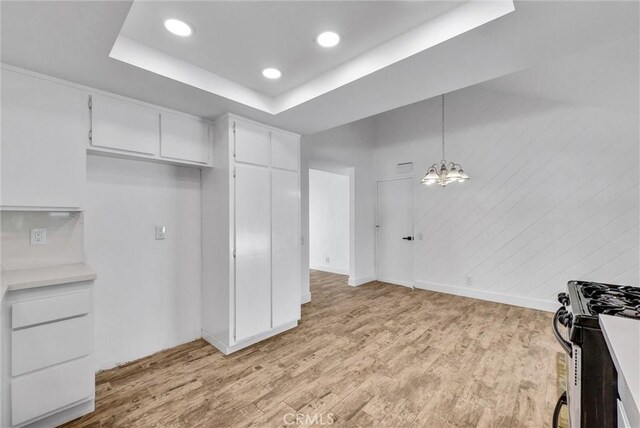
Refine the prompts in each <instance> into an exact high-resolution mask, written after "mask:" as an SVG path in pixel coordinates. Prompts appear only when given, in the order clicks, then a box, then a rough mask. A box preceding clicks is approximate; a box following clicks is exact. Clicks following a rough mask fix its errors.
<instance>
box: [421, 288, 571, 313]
mask: <svg viewBox="0 0 640 428" xmlns="http://www.w3.org/2000/svg"><path fill="white" fill-rule="evenodd" d="M415 287H416V288H420V289H422V290H429V291H437V292H440V293H447V294H454V295H456V296H463V297H471V298H474V299H480V300H488V301H490V302H497V303H505V304H507V305H514V306H521V307H524V308H530V309H537V310H540V311H546V312H555V311H556V310H557V309H558V307H559V304H558V303H557V302H552V301H548V300H542V299H535V298H532V297H525V296H512V295H509V294H502V293H496V292H493V291H486V290H478V289H476V288H471V287H469V288H466V287H460V286H457V285H450V284H442V283H439V282H431V281H416V282H415Z"/></svg>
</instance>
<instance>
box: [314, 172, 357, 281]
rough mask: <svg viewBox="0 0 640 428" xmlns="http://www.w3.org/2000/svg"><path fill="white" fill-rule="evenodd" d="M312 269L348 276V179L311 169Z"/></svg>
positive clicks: (343, 176) (344, 176)
mask: <svg viewBox="0 0 640 428" xmlns="http://www.w3.org/2000/svg"><path fill="white" fill-rule="evenodd" d="M327 259H328V260H327ZM309 267H310V268H311V269H317V270H322V271H327V272H334V273H339V274H343V275H348V274H349V176H346V175H341V174H334V173H331V172H326V171H319V170H316V169H309Z"/></svg>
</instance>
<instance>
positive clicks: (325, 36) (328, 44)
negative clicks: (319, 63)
mask: <svg viewBox="0 0 640 428" xmlns="http://www.w3.org/2000/svg"><path fill="white" fill-rule="evenodd" d="M316 42H318V44H319V45H320V46H322V47H323V48H332V47H334V46H336V45H337V44H338V43H340V35H339V34H338V33H334V32H333V31H325V32H324V33H321V34H320V35H319V36H318V37H316Z"/></svg>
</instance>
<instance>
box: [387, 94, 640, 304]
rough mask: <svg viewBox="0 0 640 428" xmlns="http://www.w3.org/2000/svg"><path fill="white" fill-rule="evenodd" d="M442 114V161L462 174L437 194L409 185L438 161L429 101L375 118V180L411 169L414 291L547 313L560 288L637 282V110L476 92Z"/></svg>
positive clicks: (435, 118) (450, 102)
mask: <svg viewBox="0 0 640 428" xmlns="http://www.w3.org/2000/svg"><path fill="white" fill-rule="evenodd" d="M446 105H447V110H446V118H447V125H446V129H447V133H446V138H447V159H448V160H454V161H456V162H458V163H461V164H462V165H463V166H464V168H465V171H466V172H467V173H468V174H469V175H470V176H471V180H470V181H469V182H468V183H465V184H462V185H450V186H448V187H447V188H446V189H441V188H437V187H425V186H422V185H420V184H419V180H420V179H421V176H422V175H423V174H424V169H426V167H427V165H430V164H431V163H433V162H437V161H439V160H440V158H441V155H440V132H441V131H440V120H441V113H440V100H439V99H435V100H428V101H424V102H421V103H417V104H414V105H411V106H407V107H404V108H402V109H398V110H394V111H392V112H388V113H385V114H382V115H379V116H377V117H376V118H375V136H376V148H375V154H374V170H375V175H376V177H377V178H378V179H381V178H389V177H393V176H396V173H395V166H396V164H397V163H398V162H406V161H413V162H415V165H416V167H417V170H416V171H415V181H414V183H415V201H414V206H415V213H414V214H415V232H416V234H420V233H421V234H422V235H423V237H424V239H423V240H422V241H416V242H415V250H416V251H415V263H416V269H415V272H416V285H417V286H420V287H424V288H430V289H436V290H442V291H447V292H452V293H457V294H464V295H470V296H475V297H481V298H488V299H491V300H498V301H505V302H509V303H515V304H522V305H525V306H534V307H540V308H547V309H551V308H554V307H555V306H557V303H555V295H556V293H558V292H559V291H561V290H563V289H564V287H565V284H566V282H567V281H568V280H570V279H588V280H594V281H607V282H613V283H630V284H635V285H637V284H638V283H639V282H640V278H639V275H638V262H639V245H638V241H639V236H638V218H639V203H638V201H639V196H638V182H639V172H638V139H639V132H638V120H637V118H638V113H637V111H635V112H616V111H609V110H604V109H599V108H594V107H586V106H585V107H583V106H577V105H566V104H560V103H556V102H548V101H543V100H534V99H530V98H524V97H517V96H510V95H504V94H498V93H494V92H488V91H484V90H478V89H466V90H461V91H458V92H455V93H453V94H451V95H450V96H448V97H447V101H446ZM466 276H471V278H472V281H473V284H472V285H471V286H468V285H466V284H465V278H466ZM548 302H551V303H548Z"/></svg>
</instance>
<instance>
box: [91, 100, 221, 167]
mask: <svg viewBox="0 0 640 428" xmlns="http://www.w3.org/2000/svg"><path fill="white" fill-rule="evenodd" d="M90 111H91V121H90V136H91V138H90V140H89V146H88V147H87V149H88V151H89V152H90V153H93V154H101V155H107V156H109V155H110V156H119V157H128V158H134V159H143V160H151V161H156V162H169V163H174V164H188V165H196V166H211V151H212V150H213V147H212V146H213V142H212V130H211V127H212V126H211V124H210V123H209V122H207V121H206V120H202V119H199V118H196V117H192V116H187V115H185V114H182V113H175V112H170V111H166V110H162V109H159V108H155V107H153V106H149V105H143V104H141V103H136V102H130V101H127V100H123V99H121V98H115V97H109V96H104V95H97V94H92V95H91V101H90Z"/></svg>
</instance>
